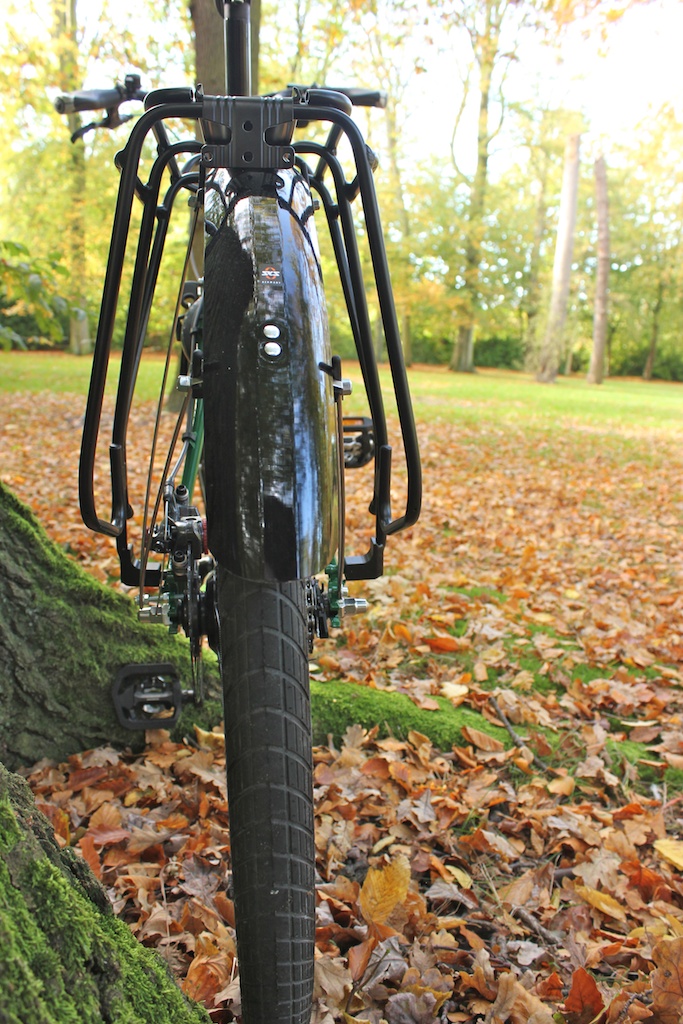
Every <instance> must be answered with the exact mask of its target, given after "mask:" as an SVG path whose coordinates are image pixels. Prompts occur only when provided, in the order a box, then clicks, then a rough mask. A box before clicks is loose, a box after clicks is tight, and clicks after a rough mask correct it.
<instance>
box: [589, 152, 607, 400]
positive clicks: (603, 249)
mask: <svg viewBox="0 0 683 1024" xmlns="http://www.w3.org/2000/svg"><path fill="white" fill-rule="evenodd" d="M595 209H596V214H597V221H598V251H597V256H598V267H597V273H596V278H595V309H594V312H593V351H592V353H591V362H590V367H589V369H588V378H587V379H588V381H589V383H591V384H602V382H603V380H604V377H605V349H606V347H607V294H608V285H609V265H610V248H609V206H608V200H607V167H606V165H605V158H604V156H599V157H598V159H597V160H596V161H595Z"/></svg>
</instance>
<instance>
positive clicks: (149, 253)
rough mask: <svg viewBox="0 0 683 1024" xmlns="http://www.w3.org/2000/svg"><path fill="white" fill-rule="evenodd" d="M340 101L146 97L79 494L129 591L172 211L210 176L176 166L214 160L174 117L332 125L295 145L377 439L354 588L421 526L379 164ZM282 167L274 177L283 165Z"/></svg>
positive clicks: (353, 563) (117, 237) (122, 202)
mask: <svg viewBox="0 0 683 1024" xmlns="http://www.w3.org/2000/svg"><path fill="white" fill-rule="evenodd" d="M334 96H337V97H340V94H336V93H331V94H326V93H325V91H321V90H319V91H316V92H313V93H312V94H311V96H310V99H311V102H307V101H308V99H309V96H308V95H307V94H306V93H303V94H301V93H299V92H297V91H295V92H294V95H293V96H292V97H289V98H286V99H281V98H278V102H277V104H274V103H273V98H272V97H271V98H261V99H254V98H252V97H246V98H237V97H203V96H201V95H195V94H194V93H193V92H192V90H188V89H182V90H159V91H157V92H154V93H150V94H149V95H148V96H147V99H146V101H145V106H146V108H147V109H146V110H145V113H144V114H142V116H141V117H140V119H139V120H138V121H137V123H136V124H135V126H134V127H133V129H132V131H131V134H130V137H129V139H128V142H127V144H126V146H125V148H124V149H123V150H122V151H121V153H119V154H118V156H117V165H118V167H119V169H120V171H121V181H120V187H119V194H118V199H117V204H116V211H115V215H114V224H113V228H112V241H111V249H110V256H109V262H108V264H107V271H106V276H105V284H104V291H103V297H102V306H101V312H100V320H99V325H98V331H97V337H96V342H95V352H94V358H93V370H92V377H91V384H90V391H89V394H88V402H87V407H86V414H85V423H84V428H83V441H82V448H81V461H80V469H79V493H80V503H81V512H82V515H83V520H84V522H85V524H86V525H87V526H88V527H89V528H90V529H93V530H96V531H98V532H100V533H104V534H107V535H108V536H111V537H115V538H116V543H117V548H118V553H119V558H120V560H121V575H122V581H123V582H124V583H126V584H129V585H132V586H135V585H138V584H139V582H140V575H141V571H143V570H142V569H141V566H140V564H139V562H137V561H136V560H135V559H134V558H133V556H132V553H131V550H130V549H129V545H128V541H127V534H126V523H127V520H128V518H129V517H130V515H131V510H130V507H129V502H128V486H127V472H126V439H127V430H128V419H129V416H130V411H131V405H132V400H133V392H134V388H135V381H136V377H137V372H138V367H139V363H140V358H141V355H142V348H143V344H144V337H145V331H146V326H147V321H148V318H149V314H150V310H151V305H152V300H153V296H154V289H155V286H156V282H157V278H158V274H159V268H160V264H161V258H162V254H163V249H164V243H165V240H166V234H167V229H168V224H169V220H170V217H171V213H172V209H173V205H174V202H175V200H176V198H177V196H178V195H179V194H180V193H181V192H183V191H188V190H189V191H190V192H197V190H198V189H200V187H201V180H202V171H201V168H200V169H197V168H196V167H193V168H192V169H191V170H189V171H185V172H183V171H181V170H179V168H178V163H177V160H178V158H179V157H180V156H183V155H184V156H186V157H188V156H189V157H193V156H195V157H198V156H199V155H201V154H202V152H203V156H202V160H203V161H206V162H209V161H208V160H207V156H206V154H207V152H208V151H209V147H207V148H205V149H204V150H203V151H202V144H201V143H200V142H198V141H196V140H194V139H191V140H188V141H187V142H182V143H174V144H171V143H170V142H169V139H168V135H167V132H166V128H165V125H164V122H165V121H167V120H169V119H184V120H192V121H199V120H201V119H202V118H204V117H206V115H207V114H210V116H212V117H215V116H216V114H215V111H216V110H217V109H220V110H221V111H222V112H223V113H222V114H221V116H222V117H225V116H226V115H225V113H224V112H225V111H226V110H227V111H229V114H230V117H235V118H238V119H241V120H243V121H244V120H254V119H255V115H260V114H261V112H262V111H265V110H266V108H268V111H269V112H268V113H267V115H263V117H265V120H263V119H262V122H261V124H262V125H263V124H266V123H269V124H270V125H271V127H272V126H273V124H274V123H275V124H277V125H279V124H281V123H286V122H288V121H289V122H297V121H304V122H310V121H326V122H331V123H332V128H331V130H330V132H329V136H328V139H327V144H325V145H323V144H318V143H307V142H295V143H294V144H293V153H294V154H295V158H296V161H297V163H298V164H299V165H300V166H303V163H304V161H303V158H304V156H305V155H313V156H315V157H317V167H316V169H315V170H311V169H310V168H309V169H308V175H309V181H310V184H311V186H312V188H314V189H315V191H316V192H317V193H318V195H319V196H320V198H321V201H322V203H323V206H324V208H325V213H326V216H327V222H328V226H329V230H330V234H331V239H332V245H333V249H334V253H335V257H336V260H337V266H338V269H339V274H340V278H341V283H342V288H343V292H344V296H345V300H346V305H347V309H348V315H349V319H350V323H351V328H352V332H353V336H354V340H355V344H356V349H357V354H358V359H359V363H360V366H361V372H362V376H363V383H364V386H365V390H366V392H367V398H368V404H369V408H370V415H371V419H372V423H373V429H374V433H375V452H376V462H375V480H374V493H373V498H372V503H371V506H370V508H371V511H372V513H373V515H374V520H375V523H374V537H373V539H372V542H371V547H370V549H369V551H368V552H367V553H365V554H363V555H359V556H351V557H347V558H346V559H345V564H344V570H345V575H346V577H347V578H348V579H369V578H374V577H376V576H379V575H381V572H382V561H383V550H384V544H385V540H386V537H387V536H389V535H391V534H393V533H397V532H398V531H400V530H403V529H405V528H406V527H409V526H411V525H412V524H413V523H415V521H416V520H417V518H418V515H419V511H420V504H421V490H422V485H421V470H420V458H419V450H418V443H417V435H416V430H415V422H414V418H413V412H412V403H411V398H410V392H409V388H408V381H407V375H406V368H405V363H404V359H403V351H402V346H401V340H400V334H399V329H398V322H397V317H396V310H395V306H394V300H393V294H392V288H391V279H390V274H389V267H388V264H387V257H386V250H385V247H384V239H383V236H382V226H381V220H380V214H379V208H378V204H377V197H376V194H375V188H374V182H373V176H372V175H373V168H372V162H371V161H372V156H371V154H370V153H369V151H368V148H367V146H366V143H365V141H364V139H363V136H362V134H361V132H360V130H359V129H358V127H357V125H356V124H355V122H354V121H353V120H352V119H351V118H350V117H349V116H348V114H347V113H346V112H345V111H344V110H343V109H338V106H340V105H341V106H343V104H339V102H338V100H337V101H335V100H333V99H332V97H334ZM328 100H329V103H328V102H327V101H328ZM335 104H336V105H335ZM242 107H244V109H242ZM247 108H248V109H247ZM274 109H276V110H277V114H276V115H274V114H273V113H272V111H273V110H274ZM273 117H277V119H278V120H277V121H276V122H273ZM225 128H226V129H227V131H226V134H227V136H228V140H227V141H228V142H229V141H230V138H231V129H230V125H225ZM150 133H153V134H154V136H155V137H156V142H157V151H158V156H157V158H156V160H155V162H154V164H153V165H152V168H151V170H150V172H149V175H148V178H147V181H146V182H142V181H141V180H140V178H139V166H140V158H141V154H142V149H143V145H144V142H145V140H146V139H147V137H148V135H149V134H150ZM342 135H344V136H346V138H347V140H348V142H349V144H350V146H351V149H352V152H353V156H354V162H355V166H356V177H355V178H354V179H353V180H352V181H348V180H347V179H346V177H345V174H344V171H343V168H342V166H341V163H340V161H339V159H338V158H337V154H336V150H337V145H338V143H339V140H340V138H341V136H342ZM267 140H268V133H267V131H262V137H261V140H260V144H261V146H262V151H263V150H265V151H267V150H268V148H272V149H273V150H274V151H275V150H277V151H278V153H279V155H280V157H281V155H282V145H281V140H280V142H273V143H272V144H270V143H268V141H267ZM287 159H289V157H288V158H287ZM195 162H196V161H195ZM261 162H262V161H261ZM167 168H168V170H169V171H170V176H171V185H170V187H169V188H168V190H167V191H166V193H165V195H164V197H163V199H162V200H161V201H160V198H159V197H160V192H161V186H162V181H163V176H164V172H165V171H166V169H167ZM274 169H277V163H276V164H275V167H274ZM328 170H329V172H330V175H331V178H332V183H333V186H334V195H333V194H332V192H331V191H330V190H329V189H328V187H327V184H326V182H325V181H324V177H325V173H326V171H328ZM358 196H360V201H361V203H362V207H363V213H364V219H365V227H366V233H367V238H368V243H369V250H370V257H371V261H372V268H373V274H374V279H375V285H376V291H377V298H378V302H379V308H380V315H381V320H382V325H383V330H384V336H385V340H386V349H387V354H388V359H389V366H390V370H391V376H392V381H393V387H394V391H395V394H396V403H397V409H398V416H399V422H400V427H401V433H402V436H403V446H404V452H405V460H406V468H407V494H406V503H405V510H404V511H403V513H402V514H401V515H400V516H398V517H397V518H393V517H392V513H391V447H390V446H389V443H388V432H387V424H386V418H385V412H384V402H383V397H382V390H381V386H380V380H379V371H378V366H377V361H376V357H375V352H374V348H373V344H372V331H371V326H370V318H369V313H368V306H367V300H366V295H365V285H364V281H363V276H362V269H361V261H360V255H359V251H358V245H357V240H356V235H355V229H354V223H353V212H352V203H353V201H354V200H355V199H356V198H357V197H358ZM136 197H137V198H138V199H139V200H140V201H141V202H142V205H143V215H142V223H141V226H140V232H139V238H138V245H137V250H136V255H135V264H134V270H133V281H132V285H131V294H130V300H129V307H128V317H127V322H126V329H125V335H124V343H123V353H122V359H121V371H120V375H119V381H118V390H117V396H116V405H115V414H114V424H113V429H112V438H111V443H110V446H109V452H110V464H111V465H110V468H111V479H112V513H111V518H110V519H102V518H100V516H99V515H98V512H97V508H96V503H95V494H94V484H93V481H94V473H95V457H96V448H97V440H98V436H99V432H100V423H101V417H102V406H103V399H104V390H105V385H106V380H107V370H108V364H109V355H110V351H111V345H112V338H113V334H114V323H115V317H116V309H117V304H118V298H119V292H120V287H121V279H122V274H123V268H124V261H125V254H126V245H127V239H128V233H129V229H130V222H131V214H132V206H133V202H134V199H135V198H136ZM144 572H145V585H147V586H156V585H158V584H159V582H160V571H159V570H158V569H155V568H152V567H146V568H145V569H144Z"/></svg>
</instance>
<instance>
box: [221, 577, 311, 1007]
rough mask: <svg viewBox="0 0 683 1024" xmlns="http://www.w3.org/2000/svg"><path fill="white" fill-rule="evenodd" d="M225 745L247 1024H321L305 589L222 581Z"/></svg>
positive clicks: (299, 585)
mask: <svg viewBox="0 0 683 1024" xmlns="http://www.w3.org/2000/svg"><path fill="white" fill-rule="evenodd" d="M218 610H219V618H220V630H221V653H222V657H221V660H222V676H223V696H224V707H225V746H226V763H227V778H228V805H229V816H230V848H231V859H232V872H233V891H234V900H235V920H236V927H237V957H238V964H239V976H240V986H241V991H242V1020H243V1022H244V1024H266V1022H268V1024H309V1022H310V1016H311V1000H312V991H313V958H314V937H315V931H314V912H315V889H314V883H315V844H314V834H313V778H312V741H311V718H310V692H309V680H308V632H307V613H306V596H305V586H304V584H303V583H302V582H300V581H297V582H293V583H254V582H250V581H246V580H241V579H238V578H237V577H235V576H232V575H231V574H229V573H227V572H223V571H220V572H219V577H218Z"/></svg>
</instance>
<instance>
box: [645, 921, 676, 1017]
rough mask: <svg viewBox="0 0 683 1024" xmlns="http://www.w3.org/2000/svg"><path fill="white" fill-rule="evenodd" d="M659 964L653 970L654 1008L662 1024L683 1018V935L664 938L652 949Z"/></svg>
mask: <svg viewBox="0 0 683 1024" xmlns="http://www.w3.org/2000/svg"><path fill="white" fill-rule="evenodd" d="M652 958H653V960H654V962H655V964H656V965H657V967H656V969H655V970H654V971H653V972H652V999H653V1008H654V1009H655V1010H656V1012H657V1014H658V1021H659V1022H660V1024H680V1022H681V1019H683V937H679V938H677V939H663V940H662V941H661V942H658V943H657V945H656V946H655V948H654V949H653V951H652Z"/></svg>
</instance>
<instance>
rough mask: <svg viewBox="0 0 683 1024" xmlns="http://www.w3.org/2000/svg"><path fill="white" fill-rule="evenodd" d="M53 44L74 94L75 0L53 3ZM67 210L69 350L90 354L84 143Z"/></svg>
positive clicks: (70, 176) (79, 73)
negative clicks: (69, 303) (87, 307)
mask: <svg viewBox="0 0 683 1024" xmlns="http://www.w3.org/2000/svg"><path fill="white" fill-rule="evenodd" d="M53 12H54V23H53V33H52V36H53V43H54V48H55V52H56V55H57V62H58V63H57V75H58V80H57V82H56V83H55V84H56V85H57V86H58V87H59V89H60V91H61V92H72V91H73V90H75V89H79V88H80V87H81V84H82V81H83V68H82V65H81V60H80V47H79V38H78V22H77V19H76V0H54V5H53ZM67 121H68V126H69V131H70V132H71V133H72V134H73V132H75V131H76V129H77V128H78V127H79V125H80V118H79V116H78V114H73V113H72V114H69V115H68V116H67ZM66 170H67V181H68V199H69V202H68V210H67V217H66V221H65V227H66V231H65V242H66V265H67V271H68V280H69V291H70V295H69V298H70V300H71V317H70V339H69V342H70V348H71V351H72V352H75V353H80V352H82V351H88V349H89V346H90V331H89V326H88V317H87V313H86V305H87V300H86V296H85V282H84V278H83V274H82V268H83V266H84V265H85V239H86V229H85V196H86V163H85V152H84V149H83V143H82V142H78V143H76V144H75V145H73V146H72V147H71V148H70V150H69V159H68V164H67V168H66Z"/></svg>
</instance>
